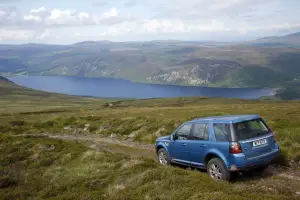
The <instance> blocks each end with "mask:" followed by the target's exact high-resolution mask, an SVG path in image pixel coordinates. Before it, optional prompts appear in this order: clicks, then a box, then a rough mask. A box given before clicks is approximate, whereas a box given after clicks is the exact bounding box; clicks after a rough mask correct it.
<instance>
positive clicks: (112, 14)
mask: <svg viewBox="0 0 300 200" xmlns="http://www.w3.org/2000/svg"><path fill="white" fill-rule="evenodd" d="M118 14H119V12H118V11H117V9H116V8H111V9H110V10H109V11H108V12H105V13H103V17H104V18H109V17H117V16H118Z"/></svg>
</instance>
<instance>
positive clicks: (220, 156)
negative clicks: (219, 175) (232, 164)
mask: <svg viewBox="0 0 300 200" xmlns="http://www.w3.org/2000/svg"><path fill="white" fill-rule="evenodd" d="M213 158H218V159H220V160H222V161H223V162H224V164H225V165H226V166H227V167H228V166H229V164H228V161H227V159H226V158H225V156H224V155H223V154H222V153H220V152H216V151H213V152H209V153H207V154H206V156H205V158H204V167H205V168H206V166H207V164H208V162H209V161H210V160H211V159H213Z"/></svg>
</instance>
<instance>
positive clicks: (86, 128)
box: [83, 124, 91, 131]
mask: <svg viewBox="0 0 300 200" xmlns="http://www.w3.org/2000/svg"><path fill="white" fill-rule="evenodd" d="M90 126H91V125H90V124H86V125H84V129H83V131H88V130H89V127H90Z"/></svg>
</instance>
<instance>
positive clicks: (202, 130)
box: [192, 124, 208, 140]
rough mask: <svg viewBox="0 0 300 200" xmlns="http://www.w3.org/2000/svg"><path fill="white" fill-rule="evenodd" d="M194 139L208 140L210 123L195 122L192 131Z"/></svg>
mask: <svg viewBox="0 0 300 200" xmlns="http://www.w3.org/2000/svg"><path fill="white" fill-rule="evenodd" d="M192 139H193V140H208V125H207V124H195V125H194V128H193V132H192Z"/></svg>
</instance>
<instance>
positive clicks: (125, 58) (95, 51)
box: [0, 33, 300, 87]
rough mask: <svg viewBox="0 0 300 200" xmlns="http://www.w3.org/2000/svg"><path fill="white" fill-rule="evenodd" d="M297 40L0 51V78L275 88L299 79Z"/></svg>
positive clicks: (299, 47) (117, 44) (110, 44)
mask: <svg viewBox="0 0 300 200" xmlns="http://www.w3.org/2000/svg"><path fill="white" fill-rule="evenodd" d="M299 38H300V33H295V34H290V35H286V36H282V37H267V38H261V39H258V40H255V41H249V42H246V43H245V42H244V43H218V42H208V41H207V42H199V41H198V42H197V41H195V42H193V41H176V40H164V41H148V42H111V41H84V42H79V43H76V44H72V45H45V44H24V45H0V74H6V75H17V74H28V75H64V76H82V77H111V78H122V79H128V80H132V81H138V82H147V83H159V84H180V85H196V86H222V87H280V86H282V85H283V84H284V83H285V82H289V81H292V80H294V79H295V78H297V77H299V76H300V42H299V41H300V40H299ZM297 42H299V43H297ZM298 44H299V45H298Z"/></svg>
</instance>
